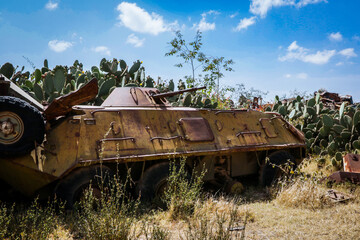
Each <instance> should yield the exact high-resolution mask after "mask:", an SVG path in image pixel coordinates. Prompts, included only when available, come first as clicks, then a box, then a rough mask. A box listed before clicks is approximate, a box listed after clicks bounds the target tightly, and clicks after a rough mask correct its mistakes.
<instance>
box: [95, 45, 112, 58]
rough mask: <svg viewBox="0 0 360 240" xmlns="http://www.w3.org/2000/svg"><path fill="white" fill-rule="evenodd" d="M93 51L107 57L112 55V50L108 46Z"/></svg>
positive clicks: (98, 47)
mask: <svg viewBox="0 0 360 240" xmlns="http://www.w3.org/2000/svg"><path fill="white" fill-rule="evenodd" d="M91 50H92V51H94V52H96V53H101V54H103V55H107V56H110V55H111V51H110V49H109V48H108V47H106V46H97V47H94V48H92V49H91Z"/></svg>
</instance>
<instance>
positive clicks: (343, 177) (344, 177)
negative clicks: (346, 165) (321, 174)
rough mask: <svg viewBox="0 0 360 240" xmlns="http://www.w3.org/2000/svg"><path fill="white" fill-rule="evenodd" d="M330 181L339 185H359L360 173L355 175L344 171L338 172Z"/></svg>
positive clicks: (331, 176) (330, 177) (332, 175)
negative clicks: (346, 182) (345, 183)
mask: <svg viewBox="0 0 360 240" xmlns="http://www.w3.org/2000/svg"><path fill="white" fill-rule="evenodd" d="M329 179H330V180H333V181H335V182H337V183H339V182H344V181H350V182H352V183H359V182H360V173H354V172H343V171H337V172H334V173H333V174H331V175H330V176H329Z"/></svg>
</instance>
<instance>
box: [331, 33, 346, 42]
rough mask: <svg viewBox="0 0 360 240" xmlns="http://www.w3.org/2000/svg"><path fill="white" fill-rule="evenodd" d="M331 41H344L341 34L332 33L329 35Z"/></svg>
mask: <svg viewBox="0 0 360 240" xmlns="http://www.w3.org/2000/svg"><path fill="white" fill-rule="evenodd" d="M329 39H330V40H332V41H337V42H340V41H342V40H343V37H342V35H341V33H340V32H337V33H330V34H329Z"/></svg>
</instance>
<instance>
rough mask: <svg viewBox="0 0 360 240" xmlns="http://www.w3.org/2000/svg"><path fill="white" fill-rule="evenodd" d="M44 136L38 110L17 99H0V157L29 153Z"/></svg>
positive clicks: (42, 121)
mask: <svg viewBox="0 0 360 240" xmlns="http://www.w3.org/2000/svg"><path fill="white" fill-rule="evenodd" d="M44 134H45V124H44V118H43V116H42V114H41V112H40V111H39V110H37V109H36V108H35V107H33V106H31V105H30V104H28V103H27V102H25V101H23V100H21V99H19V98H15V97H9V96H2V97H0V153H1V155H4V156H17V155H22V154H26V153H29V152H30V151H31V150H32V149H34V148H35V143H37V144H41V143H42V141H43V140H44Z"/></svg>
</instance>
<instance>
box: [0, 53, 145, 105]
mask: <svg viewBox="0 0 360 240" xmlns="http://www.w3.org/2000/svg"><path fill="white" fill-rule="evenodd" d="M23 70H24V67H23V68H22V69H21V71H18V72H17V73H15V71H16V69H15V68H14V66H13V65H12V64H11V63H5V64H4V65H3V66H2V67H1V68H0V73H2V74H4V75H5V76H6V77H7V78H9V79H11V81H13V82H14V83H16V84H17V85H18V86H20V87H21V88H22V89H23V90H25V91H26V92H28V93H29V94H30V95H31V96H32V97H34V98H35V99H36V100H38V101H39V102H41V103H45V104H47V103H50V102H52V101H53V100H54V99H55V98H57V97H59V96H62V95H65V94H68V93H70V92H71V91H75V90H77V89H79V88H81V87H82V86H83V85H84V84H86V83H87V82H88V81H90V80H91V79H92V78H94V77H95V78H97V79H98V84H99V93H98V95H97V97H96V98H95V99H94V100H93V101H92V102H91V104H95V105H100V104H101V103H102V102H103V101H104V99H105V98H106V97H107V96H108V95H109V94H110V93H111V91H112V90H113V89H114V88H115V87H121V86H129V85H136V86H139V85H144V86H146V85H149V83H148V81H147V80H146V79H145V69H144V67H142V66H141V62H140V61H136V62H134V64H133V65H132V66H131V67H128V65H127V64H126V62H125V61H124V60H120V61H118V60H117V59H115V58H114V59H113V60H112V61H108V60H106V59H105V58H104V59H102V60H101V62H100V69H99V68H98V67H96V66H93V67H92V68H91V70H90V71H86V72H84V70H83V65H82V64H81V63H79V61H78V60H76V61H75V62H74V64H73V65H72V66H70V67H67V66H56V67H55V68H54V69H52V70H51V69H50V68H49V65H48V61H47V60H46V59H45V60H44V66H43V67H42V68H41V69H35V71H34V72H33V73H32V74H30V72H25V73H22V71H23Z"/></svg>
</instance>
